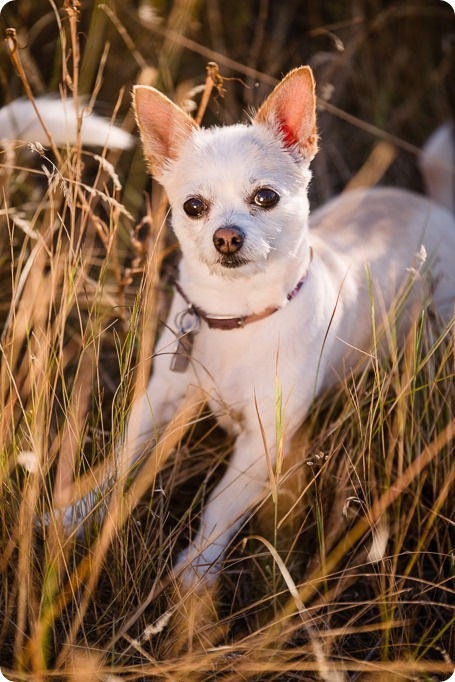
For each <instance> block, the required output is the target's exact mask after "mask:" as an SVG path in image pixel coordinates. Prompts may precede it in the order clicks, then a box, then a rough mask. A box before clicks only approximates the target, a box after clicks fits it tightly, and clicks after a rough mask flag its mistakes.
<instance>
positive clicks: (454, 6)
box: [442, 0, 455, 682]
mask: <svg viewBox="0 0 455 682" xmlns="http://www.w3.org/2000/svg"><path fill="white" fill-rule="evenodd" d="M442 2H446V3H447V4H448V5H450V6H451V8H452V9H453V11H454V12H455V0H442ZM454 675H455V673H454ZM450 682H453V675H452V677H451V678H450Z"/></svg>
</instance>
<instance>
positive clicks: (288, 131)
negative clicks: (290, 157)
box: [279, 121, 299, 147]
mask: <svg viewBox="0 0 455 682" xmlns="http://www.w3.org/2000/svg"><path fill="white" fill-rule="evenodd" d="M279 130H280V133H281V135H282V137H283V142H284V144H285V145H286V147H292V146H293V145H295V144H298V142H299V140H298V138H297V136H296V134H295V131H294V130H293V129H292V128H291V126H290V125H289V123H287V121H282V122H281V123H280V127H279Z"/></svg>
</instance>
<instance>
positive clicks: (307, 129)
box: [134, 67, 317, 278]
mask: <svg viewBox="0 0 455 682" xmlns="http://www.w3.org/2000/svg"><path fill="white" fill-rule="evenodd" d="M134 104H135V110H136V117H137V121H138V125H139V128H140V131H141V136H142V141H143V144H144V151H145V155H146V158H147V161H148V163H149V166H150V169H151V172H152V173H153V175H154V176H155V177H156V179H157V180H158V181H159V182H160V183H161V184H162V185H163V187H164V188H165V190H166V193H167V195H168V198H169V201H170V204H171V208H172V225H173V228H174V231H175V233H176V236H177V238H178V240H179V242H180V245H181V248H182V252H183V255H184V257H188V258H191V259H192V261H193V262H197V261H199V262H201V263H203V264H204V265H205V266H207V267H208V268H209V270H210V272H212V273H213V274H216V275H221V276H225V277H226V276H227V277H235V278H237V277H249V276H251V275H254V274H256V273H258V272H263V271H264V270H265V269H266V267H267V264H268V263H269V262H271V261H273V260H275V259H278V258H281V259H286V258H292V257H295V256H296V255H298V252H299V247H300V246H301V244H302V240H305V239H306V230H307V216H308V200H307V186H308V183H309V180H310V177H311V173H310V170H309V164H310V161H311V159H312V158H313V157H314V155H315V153H316V151H317V134H316V115H315V95H314V80H313V76H312V73H311V70H310V68H309V67H301V68H299V69H295V70H294V71H291V72H290V73H289V74H288V75H287V76H286V77H285V78H284V79H283V80H282V81H281V83H279V84H278V85H277V87H276V88H275V90H274V91H273V92H272V93H271V94H270V95H269V97H268V98H267V100H266V101H265V102H264V104H263V105H262V106H261V108H260V109H259V111H258V112H257V114H256V116H255V117H254V119H253V121H252V125H243V124H238V125H234V126H226V127H222V128H218V127H216V128H209V129H201V128H199V126H198V125H197V124H196V123H195V122H194V120H193V119H192V118H191V117H190V116H188V114H186V113H185V112H184V111H182V110H181V109H180V108H179V107H177V106H176V105H175V104H173V103H172V102H171V101H170V100H169V99H168V98H167V97H165V96H164V95H162V94H161V93H160V92H158V91H157V90H155V89H154V88H150V87H147V86H136V87H135V89H134Z"/></svg>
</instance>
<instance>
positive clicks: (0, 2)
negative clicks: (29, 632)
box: [0, 0, 12, 682]
mask: <svg viewBox="0 0 455 682" xmlns="http://www.w3.org/2000/svg"><path fill="white" fill-rule="evenodd" d="M9 2H12V0H0V12H1V11H2V9H3V8H4V6H5V5H7V4H8V3H9ZM1 674H2V673H1V672H0V676H1ZM3 679H4V678H3ZM1 680H2V678H1V677H0V682H1Z"/></svg>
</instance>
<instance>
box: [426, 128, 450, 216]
mask: <svg viewBox="0 0 455 682" xmlns="http://www.w3.org/2000/svg"><path fill="white" fill-rule="evenodd" d="M419 166H420V170H421V173H422V175H423V178H424V180H425V186H426V190H427V193H428V195H429V196H430V197H431V198H432V199H433V200H434V201H436V203H438V204H441V206H445V207H446V208H447V209H449V211H450V212H451V213H455V128H454V125H453V124H452V123H450V122H449V123H443V124H442V125H441V126H439V128H436V130H435V131H434V133H433V134H432V135H431V136H430V137H429V138H428V140H427V141H426V142H425V145H424V146H423V148H422V152H421V155H420V157H419Z"/></svg>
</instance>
